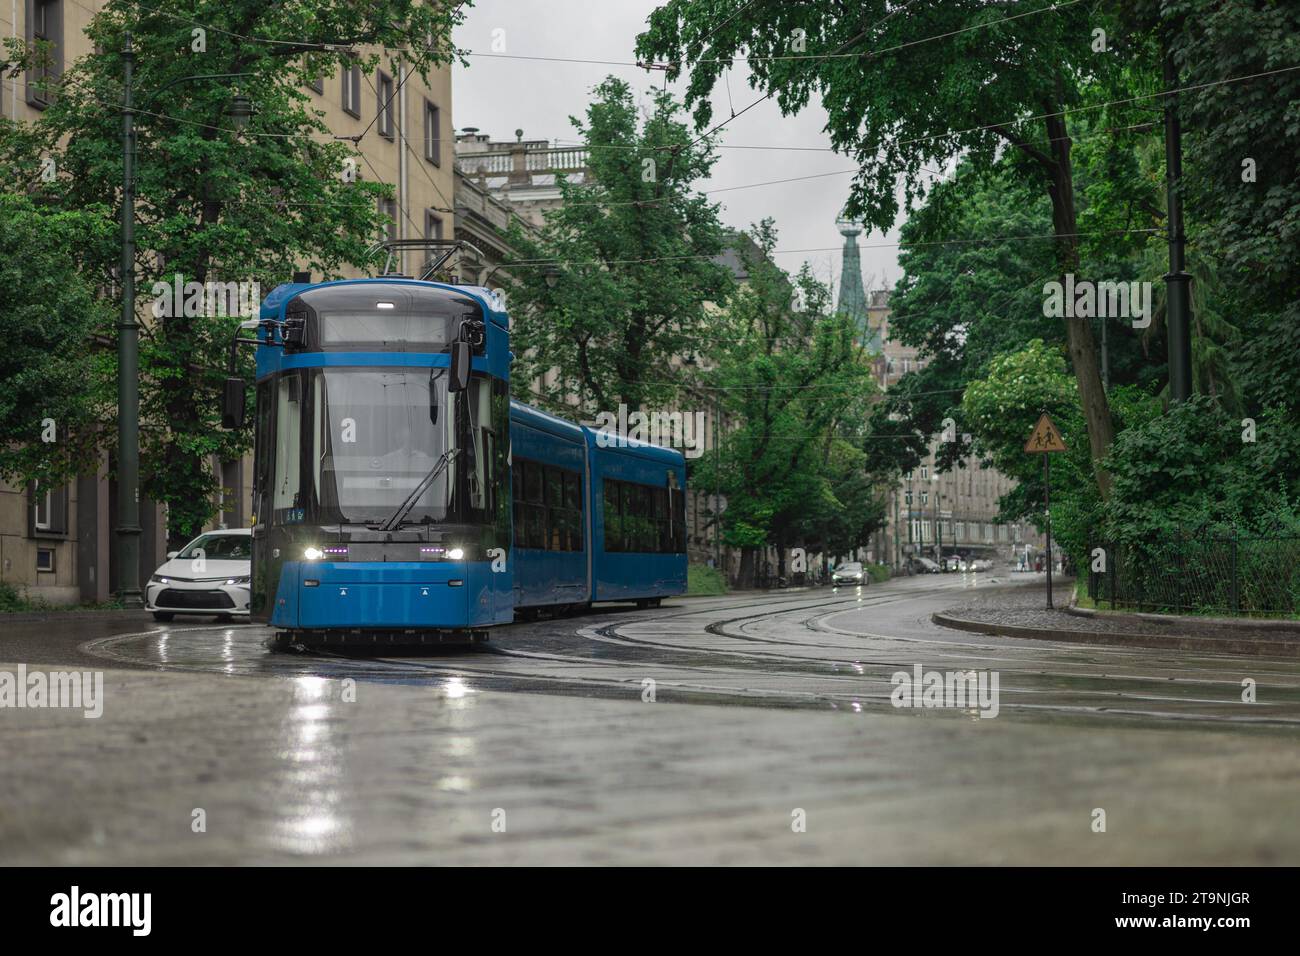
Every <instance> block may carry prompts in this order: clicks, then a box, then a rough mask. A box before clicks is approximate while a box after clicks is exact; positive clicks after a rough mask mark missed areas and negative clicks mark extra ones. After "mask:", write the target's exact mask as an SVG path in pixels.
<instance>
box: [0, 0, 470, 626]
mask: <svg viewBox="0 0 1300 956" xmlns="http://www.w3.org/2000/svg"><path fill="white" fill-rule="evenodd" d="M102 5H103V4H102V3H101V2H100V0H16V2H15V3H13V4H4V3H0V35H3V36H6V37H17V38H23V39H25V40H27V41H28V42H31V41H33V40H46V41H48V42H49V43H50V44H51V45H52V50H53V56H52V57H51V60H52V62H51V64H50V65H49V66H48V68H46V69H43V70H42V71H40V73H39V74H36V71H33V72H32V73H28V74H26V75H24V76H19V77H16V78H13V79H5V80H4V81H3V82H2V83H0V114H2V115H4V116H5V117H6V118H9V119H11V120H13V121H15V122H30V121H32V120H35V119H36V118H37V117H38V116H39V115H40V113H41V112H42V110H43V109H45V107H46V106H47V105H48V102H47V100H48V97H49V95H50V94H49V93H47V92H45V91H44V90H43V89H42V81H45V82H57V80H58V79H59V77H60V76H61V75H62V72H63V71H64V70H65V69H66V68H68V67H70V66H71V65H72V64H73V63H74V62H75V61H76V60H77V59H78V58H80V57H82V56H85V55H88V54H90V53H91V52H93V51H92V46H93V45H92V43H91V41H90V39H89V37H88V36H87V35H86V28H87V27H88V26H89V25H90V22H91V19H92V18H93V16H94V15H95V13H96V12H98V10H99V9H100V8H101V7H102ZM359 52H361V53H363V54H364V53H371V52H376V51H375V50H373V49H368V48H365V47H362V48H360V49H359ZM378 52H379V53H380V62H379V64H378V66H377V67H376V68H375V69H373V70H368V71H363V70H362V69H361V68H360V66H352V67H350V68H347V69H342V70H336V71H335V72H334V74H333V75H326V76H322V77H320V78H319V79H318V80H317V81H316V82H315V83H313V84H310V85H309V88H308V93H309V95H310V97H311V99H310V102H309V103H308V107H309V108H310V109H314V110H318V111H320V113H321V114H322V118H323V119H324V121H325V123H326V124H327V125H328V126H329V128H330V131H331V133H332V134H333V135H334V136H338V137H349V138H354V137H360V139H359V140H358V141H356V143H355V150H356V152H357V153H358V154H359V155H358V157H357V175H358V177H360V178H364V179H367V180H370V181H380V182H384V183H387V184H388V185H390V186H392V187H393V198H392V199H384V200H380V201H379V207H378V211H379V212H380V213H382V214H384V215H385V216H387V217H388V220H389V222H390V224H389V226H388V227H387V235H388V237H389V238H393V239H418V238H431V239H451V238H454V237H456V236H457V213H456V206H455V203H454V201H453V196H454V193H455V146H454V144H455V139H454V136H453V126H452V102H451V70H450V68H449V67H440V68H438V69H434V70H430V71H429V74H428V77H429V79H428V82H427V83H426V82H424V81H423V80H422V79H421V78H420V76H419V75H418V74H413V73H412V71H410V70H409V69H408V68H407V67H406V66H405V65H404V64H403V62H402V59H401V56H400V54H399V53H398V52H396V51H382V50H381V51H378ZM145 92H147V91H145ZM254 105H256V104H254ZM137 119H138V121H141V122H148V117H144V116H138V117H137ZM145 161H147V158H146V159H145ZM376 238H377V239H378V238H381V237H378V236H377V237H376ZM425 255H426V254H425V253H422V252H407V253H405V254H404V255H402V256H401V257H399V259H398V270H399V271H401V272H403V273H405V274H407V275H410V274H412V273H413V272H414V271H415V270H418V269H419V268H420V267H421V265H423V264H424V262H425V261H426V260H425ZM481 267H482V263H478V262H474V261H465V262H454V263H453V264H452V266H451V269H452V270H453V271H457V270H459V271H461V272H469V273H471V274H475V272H476V270H478V269H480V268H481ZM361 274H362V273H361V272H360V271H358V270H348V271H345V272H344V273H343V275H342V276H341V277H343V278H347V277H353V276H359V275H361ZM289 278H290V277H289V276H285V280H286V281H287V280H288V279H289ZM141 299H143V297H141ZM145 305H146V303H144V302H141V313H140V320H141V321H142V322H146V321H149V316H148V313H147V310H146V309H145ZM210 464H211V468H212V472H213V475H214V477H215V478H216V480H217V482H218V486H219V490H218V492H217V496H216V500H215V501H214V502H213V505H214V507H215V508H216V509H217V512H216V517H215V518H214V519H213V521H212V522H211V527H213V528H216V527H243V526H246V525H248V524H249V522H250V520H251V518H252V462H251V458H245V459H243V460H241V461H218V460H215V459H214V460H213V461H212V462H211V463H210ZM110 465H111V462H109V460H108V457H107V455H105V456H103V457H102V459H101V462H100V466H99V469H98V471H97V472H96V473H94V474H90V475H85V476H82V477H80V478H78V479H77V480H75V481H73V482H70V483H69V484H68V485H66V486H64V487H62V488H57V489H39V488H35V487H34V486H31V485H29V486H26V487H14V486H11V485H6V484H3V483H0V581H3V582H4V583H6V584H8V585H10V586H11V587H13V588H15V589H16V590H18V591H19V592H20V593H23V594H25V595H26V596H27V597H28V598H31V599H36V600H42V601H45V602H48V603H51V604H73V603H78V602H95V601H106V600H108V599H109V598H110V597H111V595H112V594H113V592H114V591H115V589H116V569H115V568H114V567H113V566H112V561H111V557H112V554H113V538H114V534H113V529H114V527H115V525H116V509H115V502H116V500H117V499H116V487H115V484H114V482H113V481H112V478H111V467H110ZM140 511H141V524H142V526H143V535H142V539H141V548H140V551H141V567H140V575H141V576H140V580H147V579H148V577H149V575H150V574H152V573H153V570H154V569H155V568H156V567H157V566H158V565H159V564H161V563H162V561H163V560H165V556H166V551H167V537H168V536H167V516H166V511H165V508H163V507H162V506H160V505H157V504H154V503H151V502H147V501H142V502H141V509H140Z"/></svg>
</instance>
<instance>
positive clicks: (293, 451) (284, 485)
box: [271, 374, 302, 512]
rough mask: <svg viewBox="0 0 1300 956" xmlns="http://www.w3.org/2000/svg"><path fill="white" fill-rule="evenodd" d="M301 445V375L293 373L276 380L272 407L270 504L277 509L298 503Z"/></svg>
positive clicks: (294, 506) (291, 507)
mask: <svg viewBox="0 0 1300 956" xmlns="http://www.w3.org/2000/svg"><path fill="white" fill-rule="evenodd" d="M301 449H302V393H301V379H299V377H298V376H297V375H296V374H293V375H289V376H286V377H285V378H282V379H280V381H279V382H278V383H277V396H276V408H275V475H274V477H273V480H272V502H271V507H272V508H273V509H274V510H275V511H276V512H279V511H281V510H283V509H293V508H297V507H298V493H299V490H300V486H301V476H300V473H299V467H300V465H301Z"/></svg>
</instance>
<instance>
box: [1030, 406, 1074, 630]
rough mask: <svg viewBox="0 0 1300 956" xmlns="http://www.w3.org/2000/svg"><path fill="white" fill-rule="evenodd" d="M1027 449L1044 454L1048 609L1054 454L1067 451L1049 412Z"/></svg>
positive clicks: (1048, 601)
mask: <svg viewBox="0 0 1300 956" xmlns="http://www.w3.org/2000/svg"><path fill="white" fill-rule="evenodd" d="M1025 451H1026V452H1027V453H1029V454H1031V455H1042V456H1043V518H1044V524H1045V527H1046V530H1047V554H1046V558H1047V609H1048V610H1049V611H1050V610H1051V609H1052V454H1053V453H1054V452H1061V451H1065V442H1064V441H1062V440H1061V432H1060V431H1059V430H1058V429H1057V427H1056V425H1055V424H1054V423H1053V422H1052V419H1051V418H1050V417H1049V416H1048V414H1047V412H1043V414H1042V415H1040V416H1039V417H1038V424H1037V425H1035V426H1034V430H1033V431H1032V432H1031V433H1030V435H1029V440H1028V441H1027V442H1025Z"/></svg>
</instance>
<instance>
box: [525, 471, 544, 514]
mask: <svg viewBox="0 0 1300 956" xmlns="http://www.w3.org/2000/svg"><path fill="white" fill-rule="evenodd" d="M522 464H525V465H526V466H527V467H526V469H525V471H524V500H525V501H529V502H533V503H534V504H542V503H543V502H544V501H545V499H544V498H543V497H542V474H543V472H542V466H541V465H539V464H537V463H536V462H531V461H530V462H523V463H522Z"/></svg>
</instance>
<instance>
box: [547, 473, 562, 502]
mask: <svg viewBox="0 0 1300 956" xmlns="http://www.w3.org/2000/svg"><path fill="white" fill-rule="evenodd" d="M546 504H547V506H548V507H551V508H560V507H563V506H564V478H563V477H561V473H560V469H558V468H552V467H549V466H548V467H547V469H546Z"/></svg>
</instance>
